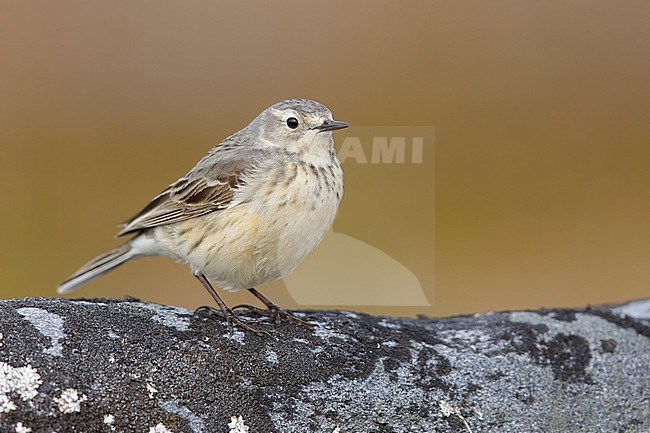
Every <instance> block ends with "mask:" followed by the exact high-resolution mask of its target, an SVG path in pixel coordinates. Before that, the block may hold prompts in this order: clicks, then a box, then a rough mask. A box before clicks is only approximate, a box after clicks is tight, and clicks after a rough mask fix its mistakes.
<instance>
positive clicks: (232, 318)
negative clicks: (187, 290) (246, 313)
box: [194, 274, 262, 335]
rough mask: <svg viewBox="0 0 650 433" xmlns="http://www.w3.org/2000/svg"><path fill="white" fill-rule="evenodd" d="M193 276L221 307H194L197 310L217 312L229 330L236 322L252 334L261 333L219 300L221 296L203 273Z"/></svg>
mask: <svg viewBox="0 0 650 433" xmlns="http://www.w3.org/2000/svg"><path fill="white" fill-rule="evenodd" d="M194 276H195V277H196V278H197V279H198V280H199V281H200V282H201V284H203V287H205V289H206V290H207V291H208V293H210V295H211V296H212V298H214V300H215V301H216V302H217V305H219V308H220V309H221V311H217V309H215V308H214V307H210V306H208V305H204V306H202V307H199V308H197V309H196V310H197V311H201V310H207V311H209V312H210V313H214V314H218V315H220V316H222V317H224V318H225V319H226V321H227V322H228V326H230V327H231V330H232V326H233V325H234V324H236V325H238V326H240V327H241V328H243V329H245V330H247V331H251V332H252V333H254V334H257V335H262V334H261V333H260V331H258V330H256V329H253V328H251V327H250V326H248V324H247V323H246V322H244V321H243V320H242V319H240V318H239V317H237V315H236V314H235V313H234V312H233V311H232V310H231V309H230V308H228V306H227V305H226V304H225V303H224V302H223V301H222V300H221V298H220V297H219V295H218V294H217V291H216V290H214V287H212V284H210V282H209V281H208V279H207V278H206V277H205V275H203V274H195V275H194Z"/></svg>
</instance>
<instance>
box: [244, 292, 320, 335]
mask: <svg viewBox="0 0 650 433" xmlns="http://www.w3.org/2000/svg"><path fill="white" fill-rule="evenodd" d="M248 291H249V292H251V293H252V294H253V295H254V296H255V297H256V298H257V299H259V300H260V301H262V303H263V304H264V305H266V308H268V310H261V309H259V308H256V307H253V311H256V312H257V313H259V314H262V315H265V316H269V317H271V318H272V319H274V320H276V321H278V320H279V319H280V318H281V317H283V318H284V319H286V320H288V321H289V322H291V323H293V324H295V325H298V326H302V327H303V328H307V329H313V328H314V326H313V325H312V324H311V323H307V322H305V321H304V320H301V319H298V318H297V317H294V316H293V315H292V314H290V313H289V312H287V311H285V310H283V309H282V308H280V307H279V306H277V305H276V304H274V303H273V302H271V300H269V299H268V298H267V297H266V296H264V295H262V294H261V293H260V292H258V291H257V290H255V289H254V288H250V289H248ZM247 307H249V306H247Z"/></svg>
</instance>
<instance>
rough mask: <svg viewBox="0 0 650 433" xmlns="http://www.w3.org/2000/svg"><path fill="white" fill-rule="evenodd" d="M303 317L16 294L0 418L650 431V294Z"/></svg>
mask: <svg viewBox="0 0 650 433" xmlns="http://www.w3.org/2000/svg"><path fill="white" fill-rule="evenodd" d="M300 315H301V316H302V317H303V318H305V319H307V320H309V321H311V322H312V323H313V324H314V325H315V327H316V328H315V331H314V332H313V333H310V332H309V331H306V330H304V329H301V328H295V327H294V326H292V325H290V324H287V323H282V324H281V325H279V326H278V327H277V328H275V327H274V326H273V325H271V324H257V325H255V326H257V327H266V328H267V329H269V330H270V332H271V336H258V335H255V334H252V333H244V332H242V331H239V330H235V331H233V332H232V333H231V332H230V331H229V329H228V327H227V326H226V325H225V324H224V323H223V322H222V321H221V320H220V319H218V318H216V317H210V316H207V315H205V314H199V313H195V312H193V311H188V310H184V309H180V308H174V307H165V306H160V305H155V304H147V303H141V302H135V301H133V300H102V299H99V300H83V301H82V300H78V301H70V300H63V299H19V300H7V301H0V432H2V433H5V432H7V433H8V432H12V433H13V432H18V433H27V432H29V431H31V432H33V433H41V432H44V433H53V432H58V433H64V432H65V433H68V432H89V433H99V432H107V433H109V432H129V433H130V432H144V433H148V432H156V433H164V432H174V433H179V432H194V433H200V432H203V433H212V432H214V433H229V432H230V433H244V432H248V433H271V432H292V433H306V432H323V433H333V432H338V433H352V432H354V433H363V432H378V433H379V432H381V433H388V432H409V433H420V432H427V433H428V432H474V433H477V432H589V433H594V432H608V433H610V432H648V431H650V375H649V373H648V371H649V368H648V367H649V366H650V300H648V301H637V302H635V303H630V304H627V305H624V306H618V307H616V308H606V307H602V308H591V309H586V310H573V309H561V310H560V309H558V310H544V311H517V312H503V313H492V314H479V315H473V316H464V317H452V318H445V319H418V320H415V319H392V318H386V317H374V316H368V315H363V314H356V313H350V312H341V311H313V312H307V313H300ZM232 417H236V420H233V419H232ZM239 417H241V418H239ZM247 428H248V429H247ZM29 429H31V430H29Z"/></svg>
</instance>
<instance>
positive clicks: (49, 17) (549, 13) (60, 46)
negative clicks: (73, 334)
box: [0, 0, 650, 315]
mask: <svg viewBox="0 0 650 433" xmlns="http://www.w3.org/2000/svg"><path fill="white" fill-rule="evenodd" d="M649 14H650V3H648V2H647V1H623V2H608V1H568V2H567V1H549V2H533V1H527V2H522V1H500V2H480V1H476V2H467V1H444V2H441V1H437V2H434V1H404V2H388V1H359V2H344V1H328V2H324V3H323V2H312V3H304V2H298V1H296V2H288V1H282V2H252V3H251V2H248V3H243V2H216V1H158V0H156V1H153V0H152V1H111V2H100V1H67V0H65V1H56V2H53V1H44V0H42V1H25V2H23V1H6V0H4V1H0V146H1V148H0V150H1V156H0V185H1V186H2V205H1V206H2V208H1V212H0V296H1V297H3V298H10V297H22V296H53V295H55V292H54V289H55V286H56V285H57V284H58V283H59V282H60V281H61V280H63V279H64V278H65V277H67V276H68V275H69V274H70V273H71V272H73V271H74V270H75V269H76V268H77V267H78V266H80V265H82V264H83V263H84V262H85V261H86V260H88V259H90V258H92V257H93V256H94V255H96V254H98V253H101V252H102V251H104V250H106V249H109V248H112V247H114V246H115V245H117V241H116V240H115V239H113V235H114V234H115V233H116V228H115V224H116V223H118V222H120V221H122V220H124V219H126V218H128V217H129V216H131V215H132V214H133V213H135V212H136V211H138V210H139V209H140V208H141V207H143V206H144V205H145V204H146V202H147V201H148V200H149V199H151V198H152V197H153V196H154V195H155V194H157V193H158V192H159V191H160V190H162V189H163V188H164V187H165V186H166V185H167V184H169V183H170V182H171V181H173V180H175V179H176V178H177V177H179V176H180V175H182V174H184V173H185V172H186V171H187V170H188V169H189V168H191V167H192V165H193V164H194V163H195V162H196V161H197V160H198V159H199V158H200V157H201V156H202V155H203V154H204V153H205V152H206V151H207V150H208V149H209V148H210V147H211V146H212V145H214V144H215V143H217V142H218V141H219V140H221V139H222V138H224V137H225V136H227V135H228V134H230V133H232V132H234V131H236V130H237V129H239V128H241V127H243V126H244V125H245V124H246V123H247V122H249V121H250V120H251V119H252V118H253V117H254V116H255V115H256V114H257V113H258V112H259V111H261V110H262V109H264V108H265V107H267V106H269V105H271V104H272V103H274V102H276V101H279V100H281V99H285V98H289V97H306V98H312V99H316V100H319V101H321V102H323V103H324V104H326V105H327V106H328V107H329V108H331V109H332V111H333V112H334V115H335V118H337V119H340V120H345V121H347V122H349V123H351V124H352V125H359V126H364V127H366V126H372V125H376V126H380V127H404V126H429V127H434V128H435V146H434V143H428V144H427V147H426V148H425V151H426V152H427V153H426V155H425V162H424V163H423V164H422V165H421V166H420V167H415V166H413V165H409V164H405V165H403V166H399V167H397V166H394V165H389V164H384V165H381V164H380V165H376V166H370V165H362V164H348V163H346V166H345V170H346V182H347V184H346V196H345V198H344V201H343V203H342V207H341V209H340V214H339V218H338V219H337V221H336V223H335V227H334V230H335V232H337V233H345V234H347V235H350V236H353V237H355V238H358V239H361V240H362V241H363V242H365V243H368V244H369V245H373V246H374V247H376V248H378V249H379V250H381V251H383V252H385V253H386V254H387V255H389V256H390V257H392V258H394V259H395V260H397V261H399V263H402V264H404V265H405V266H406V267H408V268H409V269H410V271H411V272H413V274H414V275H416V276H417V277H418V278H419V279H420V282H421V283H422V286H423V288H424V290H425V292H426V297H427V299H428V301H429V302H430V303H431V306H428V307H426V306H417V307H404V306H402V307H396V306H391V305H383V306H376V304H377V303H379V304H381V302H377V298H376V296H377V295H376V293H375V292H374V291H373V285H372V284H368V286H367V287H361V289H362V290H364V291H365V293H367V299H368V303H369V304H375V306H363V305H349V306H348V307H349V308H352V309H355V310H360V311H368V312H371V313H385V314H395V315H406V314H408V315H412V314H416V313H425V314H431V315H450V314H460V313H470V312H476V311H487V310H501V309H518V308H537V307H540V306H583V305H586V304H599V303H604V302H616V301H622V300H627V299H632V298H639V297H643V296H648V295H649V294H650V288H649V284H650V266H649V263H650V224H649V221H650V188H649V187H650V126H649V125H650V122H649V121H648V120H649V119H650V80H649V79H648V77H649V73H650V52H649V51H648V41H649V40H650V26H648V16H649ZM353 133H354V130H353V128H351V129H350V130H348V131H345V134H348V135H350V134H353ZM345 134H341V135H339V134H338V133H337V135H336V137H337V142H338V143H339V144H340V143H341V139H342V138H343V137H345V136H346V135H345ZM434 147H435V153H433V152H430V151H432V150H434ZM423 168H424V169H425V171H424V172H423V171H422V169H423ZM370 228H372V230H371V229H370ZM429 239H430V241H429ZM345 254H346V252H345V251H342V252H341V253H340V254H339V255H338V256H337V257H335V258H336V260H334V259H332V262H331V263H330V262H328V260H330V259H329V258H328V257H331V256H325V257H324V258H322V259H321V260H319V262H318V263H317V266H316V267H317V268H319V269H320V270H321V271H322V270H325V271H326V272H329V273H332V274H337V273H340V267H341V266H344V265H341V263H342V262H341V260H343V262H345V259H346V257H345ZM434 257H435V260H434ZM374 272H376V275H374V277H375V279H377V278H378V279H380V280H383V279H384V278H385V279H386V280H387V281H388V280H390V278H391V275H386V274H382V272H387V271H386V269H384V268H383V267H378V268H377V269H376V270H374ZM358 288H359V287H358V285H357V289H358ZM261 289H262V291H263V292H264V293H265V294H267V295H268V296H269V297H270V298H272V299H273V300H275V301H276V302H278V303H280V304H281V305H283V306H286V307H290V308H307V307H309V306H310V305H304V304H301V305H298V303H297V302H296V301H295V300H294V298H292V297H291V296H290V294H289V292H288V291H287V289H286V287H285V286H284V285H283V284H282V283H273V284H270V285H269V286H267V287H262V288H261ZM330 289H331V290H332V293H335V292H336V291H337V290H347V289H346V288H337V287H330ZM301 290H303V289H301ZM304 290H305V291H306V292H308V291H309V290H310V287H304ZM318 290H327V287H325V288H322V287H321V288H319V289H318ZM395 290H396V291H399V290H400V287H395ZM127 293H128V294H130V295H133V296H137V297H140V298H143V299H147V300H152V301H156V302H161V303H169V304H175V305H182V306H187V307H195V306H198V305H201V304H204V303H208V302H210V299H209V297H208V295H207V294H206V293H204V290H203V289H202V288H201V287H200V285H199V284H198V282H196V281H194V279H193V278H192V277H191V276H190V274H189V272H188V269H187V268H186V267H184V266H178V265H175V264H173V262H172V261H170V260H168V259H162V258H156V259H147V260H142V261H139V262H135V263H132V264H128V265H126V266H124V267H123V268H121V269H119V270H117V271H116V272H114V273H112V274H110V275H108V276H105V277H103V278H101V279H99V280H96V281H94V282H92V283H91V284H89V285H88V286H86V287H84V288H83V289H82V290H81V291H80V292H78V293H76V294H75V295H77V294H78V295H79V296H85V297H99V296H102V297H104V296H107V297H108V296H114V297H119V296H122V295H124V294H127ZM224 299H225V301H226V302H227V303H229V304H231V305H232V304H235V303H238V302H244V301H249V300H250V295H248V294H247V293H238V294H234V295H231V294H225V295H224ZM380 301H381V300H380ZM357 304H359V303H357ZM325 307H327V305H325Z"/></svg>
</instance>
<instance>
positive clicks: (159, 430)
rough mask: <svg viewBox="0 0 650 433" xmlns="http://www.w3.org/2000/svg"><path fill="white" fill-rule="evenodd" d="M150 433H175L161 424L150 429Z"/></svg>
mask: <svg viewBox="0 0 650 433" xmlns="http://www.w3.org/2000/svg"><path fill="white" fill-rule="evenodd" d="M149 433H173V432H172V431H171V430H169V429H168V428H167V427H165V424H163V423H161V422H159V423H158V424H156V426H155V427H149Z"/></svg>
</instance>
